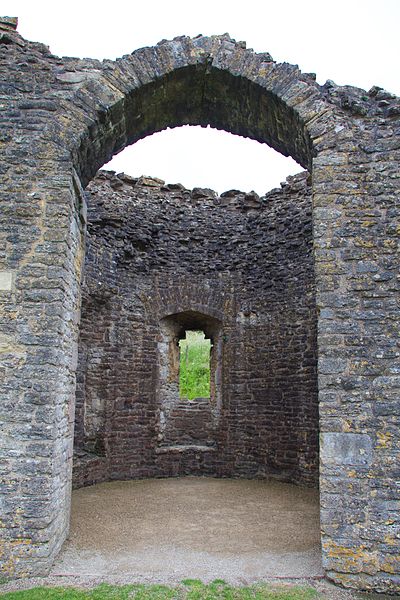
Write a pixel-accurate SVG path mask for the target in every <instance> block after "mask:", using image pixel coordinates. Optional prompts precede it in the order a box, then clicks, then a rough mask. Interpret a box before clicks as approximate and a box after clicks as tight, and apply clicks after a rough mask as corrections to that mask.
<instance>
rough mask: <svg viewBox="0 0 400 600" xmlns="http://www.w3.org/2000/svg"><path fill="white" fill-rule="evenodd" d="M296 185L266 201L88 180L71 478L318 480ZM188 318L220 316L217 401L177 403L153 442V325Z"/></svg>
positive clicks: (302, 179) (309, 307)
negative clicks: (193, 315) (170, 318)
mask: <svg viewBox="0 0 400 600" xmlns="http://www.w3.org/2000/svg"><path fill="white" fill-rule="evenodd" d="M306 179H307V174H300V175H298V176H296V177H294V178H289V180H288V183H286V184H285V185H284V186H283V187H282V189H277V190H274V191H272V192H270V193H269V194H267V195H266V196H265V197H262V198H259V197H258V196H257V194H255V193H254V192H252V193H250V194H244V193H241V192H238V191H235V190H233V191H230V192H226V193H225V194H222V196H221V197H218V196H217V195H216V194H215V193H214V192H213V191H212V190H203V189H194V190H192V191H190V190H186V189H185V188H183V186H181V185H179V184H178V185H164V182H162V181H160V180H157V179H152V178H141V179H134V178H132V177H129V176H125V175H123V174H121V175H118V176H116V175H115V174H113V173H112V172H101V173H100V174H99V175H98V176H97V178H96V179H95V180H94V181H92V182H91V184H90V185H89V187H88V190H89V196H88V232H87V252H86V263H85V269H84V285H83V307H82V319H81V330H80V350H79V367H78V389H77V402H76V436H75V446H76V460H75V482H76V485H82V484H87V483H93V482H95V481H101V480H105V479H122V478H131V477H160V476H169V475H194V474H204V475H205V474H207V475H217V476H243V477H268V476H272V477H277V478H279V479H282V480H285V481H293V482H298V483H303V484H307V485H316V482H317V478H318V407H317V376H316V363H317V356H316V354H317V352H316V308H315V294H314V272H313V256H312V225H311V195H310V188H309V186H307V183H306ZM184 311H195V312H197V313H202V314H203V315H208V316H209V317H211V318H217V319H219V320H220V322H221V331H220V333H219V339H220V340H221V342H220V346H221V350H220V353H221V356H220V357H219V359H218V360H219V361H220V363H221V374H220V378H221V386H220V406H219V407H218V410H216V412H215V415H214V418H213V416H212V407H210V402H204V401H200V402H197V403H187V406H186V409H185V406H184V403H183V402H182V401H181V402H177V403H176V404H175V406H174V410H173V411H171V412H170V413H169V416H168V419H169V422H168V423H167V428H166V431H167V438H166V439H164V437H163V433H162V431H161V429H162V427H161V422H160V411H161V406H162V403H163V398H160V393H161V394H162V390H161V391H160V389H159V388H160V380H159V378H160V368H159V365H160V360H161V359H160V355H159V345H160V340H161V338H162V331H161V329H162V327H161V326H162V320H163V319H164V317H166V316H168V315H171V314H175V313H182V312H184ZM178 400H179V398H178ZM174 423H176V425H175V424H174ZM177 428H178V429H179V431H177ZM83 450H85V451H86V452H82V451H83Z"/></svg>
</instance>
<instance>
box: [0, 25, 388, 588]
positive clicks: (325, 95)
mask: <svg viewBox="0 0 400 600" xmlns="http://www.w3.org/2000/svg"><path fill="white" fill-rule="evenodd" d="M3 29H5V30H6V33H5V34H3V36H2V40H1V41H2V49H3V53H2V69H3V73H4V75H5V94H6V95H5V99H4V104H3V106H4V107H5V109H4V111H3V121H2V143H3V144H4V155H3V156H4V165H3V167H2V179H3V183H2V200H3V203H4V211H3V217H4V219H5V225H4V230H3V231H4V236H5V238H6V246H5V247H6V252H5V254H4V257H2V267H1V273H0V282H1V301H2V310H3V313H2V314H4V321H2V324H1V331H2V344H3V345H2V369H3V371H2V372H3V374H4V377H3V383H2V384H1V385H2V395H3V401H2V406H3V411H4V416H3V421H4V427H3V431H4V433H3V435H2V440H1V441H2V445H3V448H4V449H3V450H2V452H3V453H4V456H5V462H4V467H5V468H4V470H5V493H4V497H3V500H2V513H3V514H2V524H3V525H2V531H3V536H2V538H3V539H2V555H1V558H2V562H3V565H4V566H3V570H4V572H5V573H11V574H17V575H26V574H29V573H38V572H44V571H46V569H47V568H48V566H49V564H51V562H52V560H53V558H54V556H55V555H56V554H57V552H58V550H59V548H60V546H61V544H62V542H63V540H64V538H65V536H66V534H67V531H68V521H69V502H70V473H71V454H72V428H73V427H72V423H73V411H74V407H73V397H74V385H75V368H76V340H77V324H78V320H79V319H78V314H79V278H80V273H81V267H82V261H83V243H82V239H83V229H84V227H83V225H84V222H85V202H84V194H83V190H82V186H85V185H86V183H87V182H88V181H89V180H90V179H91V178H92V177H93V175H94V174H95V172H96V171H97V169H98V168H99V167H100V166H101V165H102V164H104V163H105V162H106V161H107V160H109V158H110V157H111V156H112V155H113V154H114V153H116V152H118V151H120V150H121V149H122V148H124V147H125V146H126V145H128V144H131V143H133V142H135V141H136V140H137V139H139V138H141V137H144V136H146V135H150V134H151V133H153V132H155V131H157V130H160V129H162V128H165V127H167V126H176V125H181V124H185V123H190V124H200V125H208V124H209V125H211V126H213V127H218V128H223V129H226V130H227V131H231V132H233V133H239V134H241V135H244V136H249V137H252V138H255V139H258V140H259V141H262V142H265V143H268V144H269V145H271V146H272V147H274V148H275V149H277V150H279V151H280V152H282V153H284V154H290V155H291V156H292V157H293V158H294V159H296V160H297V161H298V162H300V164H302V165H303V166H304V167H306V168H309V169H311V170H312V180H313V183H312V185H313V221H314V247H315V261H316V263H315V264H316V282H317V305H318V310H319V332H318V336H319V337H318V346H319V389H320V391H319V398H320V408H321V431H322V443H321V450H322V456H321V507H322V510H321V523H322V542H323V558H324V566H325V569H326V573H327V574H328V575H329V576H330V577H331V578H333V579H334V580H335V581H337V582H341V583H344V584H345V585H349V586H353V587H359V588H370V589H386V590H390V589H391V590H394V589H395V587H396V577H397V575H396V574H398V554H396V550H395V549H396V542H395V538H394V533H393V523H394V522H395V521H393V518H392V517H393V505H392V503H393V500H394V499H395V498H394V496H393V493H392V492H391V490H392V489H393V484H394V481H395V477H396V476H395V470H396V445H395V439H396V436H397V435H398V432H397V430H396V429H395V420H396V416H397V415H398V411H397V409H396V406H395V404H394V403H395V399H396V388H397V386H398V381H397V378H396V373H397V371H396V365H395V362H396V360H397V358H396V357H397V354H396V352H395V350H394V348H395V344H396V339H397V338H396V336H397V334H396V328H395V326H394V324H395V322H397V321H398V312H396V311H395V309H394V302H395V294H396V288H395V286H394V285H393V283H392V279H393V274H394V273H395V269H396V262H395V252H396V241H395V238H394V236H395V234H396V229H395V228H393V220H394V218H395V217H396V216H398V204H397V203H396V197H397V196H396V193H395V192H396V189H397V179H396V169H397V166H396V165H397V161H398V158H399V157H398V153H399V149H398V145H396V143H395V133H394V132H395V126H396V123H397V122H398V115H399V113H400V109H399V102H398V99H396V98H395V97H393V96H391V95H390V94H389V95H386V96H385V97H382V94H381V93H380V91H379V90H378V89H372V90H371V91H370V93H369V95H368V94H366V93H365V92H363V91H362V90H361V91H360V90H358V89H355V88H349V87H345V88H338V87H336V86H334V85H331V84H329V85H326V86H323V87H321V86H319V85H318V84H317V83H316V82H315V80H314V77H313V76H312V75H304V74H301V72H300V71H299V69H298V68H297V67H295V66H291V65H287V64H277V63H275V62H273V61H272V59H271V57H270V55H269V54H255V53H253V52H252V51H249V50H246V49H245V46H244V44H243V43H236V42H235V41H234V40H232V39H230V38H229V37H228V36H215V37H211V38H205V37H202V36H200V37H197V38H194V39H189V38H186V37H181V38H176V39H175V40H173V41H171V42H162V43H160V44H159V45H157V46H156V47H154V48H145V49H142V50H138V51H136V52H134V53H133V54H132V55H128V56H126V57H123V58H122V59H119V60H117V61H115V62H112V61H104V62H103V63H100V62H98V61H95V60H87V59H85V60H77V59H59V58H58V57H54V56H52V55H51V54H50V53H49V51H48V49H47V48H46V47H45V46H43V45H41V44H34V43H30V42H27V41H26V40H23V39H22V38H21V37H20V36H19V35H18V34H17V33H16V32H15V31H14V26H13V24H12V23H11V24H10V23H9V22H7V21H6V22H5V23H4V24H3ZM15 67H17V69H16V68H15ZM396 211H397V212H396Z"/></svg>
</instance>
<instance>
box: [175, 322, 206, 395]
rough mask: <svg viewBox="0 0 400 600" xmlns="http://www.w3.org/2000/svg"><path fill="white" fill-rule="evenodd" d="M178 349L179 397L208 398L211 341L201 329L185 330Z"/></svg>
mask: <svg viewBox="0 0 400 600" xmlns="http://www.w3.org/2000/svg"><path fill="white" fill-rule="evenodd" d="M179 350H180V352H179V396H180V398H187V399H188V400H193V399H194V398H210V352H211V341H210V340H209V339H206V337H205V334H204V332H203V331H192V330H187V331H186V337H185V339H182V340H180V342H179Z"/></svg>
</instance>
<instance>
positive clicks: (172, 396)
mask: <svg viewBox="0 0 400 600" xmlns="http://www.w3.org/2000/svg"><path fill="white" fill-rule="evenodd" d="M221 338H222V336H221V322H220V321H219V320H218V319H215V318H214V317H211V316H208V315H205V314H203V313H199V312H196V311H192V310H189V311H184V312H181V313H176V314H173V315H170V316H168V317H165V318H163V319H161V321H160V337H159V344H158V356H159V361H158V362H159V378H158V379H159V381H158V404H159V421H158V430H159V432H158V440H159V448H160V451H161V452H168V451H170V450H172V451H175V450H176V449H177V448H180V449H182V448H189V447H196V448H197V449H200V450H201V449H204V450H209V449H210V448H212V447H214V446H215V434H216V431H217V429H218V423H219V418H220V413H221V391H220V387H221V370H222V340H221Z"/></svg>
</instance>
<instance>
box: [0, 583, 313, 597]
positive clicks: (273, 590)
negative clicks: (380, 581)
mask: <svg viewBox="0 0 400 600" xmlns="http://www.w3.org/2000/svg"><path fill="white" fill-rule="evenodd" d="M317 597H318V596H317V592H316V591H315V590H313V589H312V588H308V587H292V586H290V587H289V586H284V585H282V586H269V585H265V584H262V585H259V584H258V585H252V586H249V587H233V586H230V585H228V584H227V583H225V582H224V581H222V580H215V581H213V582H212V583H209V584H204V583H202V582H201V581H199V580H197V579H187V580H185V581H183V582H182V584H181V585H179V586H176V587H169V586H165V585H124V586H111V585H107V584H102V585H100V586H98V587H96V588H93V589H91V590H82V589H81V590H79V589H76V588H46V587H39V588H32V589H30V590H24V591H20V592H6V593H5V594H1V593H0V598H1V599H2V600H313V599H317Z"/></svg>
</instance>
